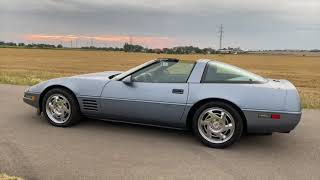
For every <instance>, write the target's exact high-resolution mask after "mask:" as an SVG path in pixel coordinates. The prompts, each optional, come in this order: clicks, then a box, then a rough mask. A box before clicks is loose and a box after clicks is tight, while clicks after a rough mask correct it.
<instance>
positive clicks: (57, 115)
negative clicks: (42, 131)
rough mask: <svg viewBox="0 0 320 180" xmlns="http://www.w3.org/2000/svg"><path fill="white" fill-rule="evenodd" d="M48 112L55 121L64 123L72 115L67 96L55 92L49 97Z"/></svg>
mask: <svg viewBox="0 0 320 180" xmlns="http://www.w3.org/2000/svg"><path fill="white" fill-rule="evenodd" d="M46 113H47V115H48V117H49V118H50V120H52V121H53V122H55V123H57V124H63V123H65V122H66V121H67V120H68V119H69V117H70V115H71V105H70V103H69V101H68V99H67V98H66V97H65V96H63V95H61V94H53V95H51V96H50V97H49V98H48V99H47V102H46Z"/></svg>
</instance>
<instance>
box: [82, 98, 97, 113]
mask: <svg viewBox="0 0 320 180" xmlns="http://www.w3.org/2000/svg"><path fill="white" fill-rule="evenodd" d="M82 105H83V109H84V110H86V111H98V103H97V101H96V100H93V99H83V100H82Z"/></svg>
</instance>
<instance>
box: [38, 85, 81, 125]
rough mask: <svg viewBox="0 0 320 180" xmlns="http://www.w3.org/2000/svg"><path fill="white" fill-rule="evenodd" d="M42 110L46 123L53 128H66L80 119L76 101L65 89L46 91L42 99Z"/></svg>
mask: <svg viewBox="0 0 320 180" xmlns="http://www.w3.org/2000/svg"><path fill="white" fill-rule="evenodd" d="M42 109H43V112H44V113H43V114H44V116H45V117H46V119H47V120H48V122H49V123H50V124H52V125H54V126H58V127H68V126H71V125H73V124H75V123H77V122H78V121H79V120H80V119H81V114H80V108H79V105H78V101H77V99H76V98H75V97H74V95H73V94H71V93H70V92H69V91H67V90H65V89H61V88H56V89H52V90H50V91H48V92H47V93H46V94H45V95H44V97H43V101H42Z"/></svg>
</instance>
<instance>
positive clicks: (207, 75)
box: [202, 61, 266, 83]
mask: <svg viewBox="0 0 320 180" xmlns="http://www.w3.org/2000/svg"><path fill="white" fill-rule="evenodd" d="M202 82H204V83H263V82H266V79H265V78H263V77H261V76H258V75H256V74H253V73H251V72H248V71H246V70H244V69H241V68H238V67H235V66H232V65H229V64H225V63H222V62H218V61H211V62H209V63H208V65H207V67H206V70H205V72H204V76H203V79H202Z"/></svg>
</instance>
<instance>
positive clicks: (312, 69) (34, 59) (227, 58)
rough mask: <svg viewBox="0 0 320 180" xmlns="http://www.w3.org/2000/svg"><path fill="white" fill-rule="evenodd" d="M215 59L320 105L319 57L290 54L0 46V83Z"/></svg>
mask: <svg viewBox="0 0 320 180" xmlns="http://www.w3.org/2000/svg"><path fill="white" fill-rule="evenodd" d="M159 57H175V58H179V59H183V60H197V59H200V58H202V59H204V58H207V59H214V60H219V61H222V62H226V63H230V64H233V65H236V66H239V67H242V68H244V69H247V70H249V71H252V72H255V73H257V74H259V75H262V76H264V77H268V78H275V79H288V80H289V81H291V82H293V84H294V85H295V86H296V87H297V88H298V90H299V92H300V96H301V98H302V105H303V107H305V108H320V57H316V56H313V57H308V56H290V55H251V54H250V55H199V54H197V55H166V54H145V53H124V52H106V51H81V50H41V49H11V48H10V49H8V48H0V83H8V84H21V85H33V84H36V83H38V82H40V81H43V80H47V79H51V78H56V77H63V76H70V75H75V74H83V73H91V72H99V71H108V70H120V71H122V70H127V69H129V68H131V67H133V66H136V65H138V64H141V63H143V62H145V61H148V60H150V59H155V58H159Z"/></svg>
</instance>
